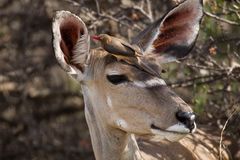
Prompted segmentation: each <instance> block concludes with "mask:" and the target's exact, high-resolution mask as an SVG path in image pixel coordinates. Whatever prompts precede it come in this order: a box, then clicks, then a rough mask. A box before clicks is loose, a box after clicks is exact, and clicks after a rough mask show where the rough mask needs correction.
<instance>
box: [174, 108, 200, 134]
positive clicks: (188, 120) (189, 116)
mask: <svg viewBox="0 0 240 160" xmlns="http://www.w3.org/2000/svg"><path fill="white" fill-rule="evenodd" d="M176 118H177V120H179V121H180V122H182V123H183V124H185V125H186V127H187V128H189V129H190V132H192V130H193V129H194V128H195V118H196V116H195V114H194V113H192V112H183V111H178V112H177V113H176Z"/></svg>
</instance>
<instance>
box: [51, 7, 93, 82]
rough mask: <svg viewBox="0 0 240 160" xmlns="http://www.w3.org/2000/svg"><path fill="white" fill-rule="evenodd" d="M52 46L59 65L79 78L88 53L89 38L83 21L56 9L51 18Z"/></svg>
mask: <svg viewBox="0 0 240 160" xmlns="http://www.w3.org/2000/svg"><path fill="white" fill-rule="evenodd" d="M52 31H53V47H54V52H55V56H56V58H57V60H58V62H59V64H60V66H61V67H62V68H63V69H64V70H65V71H66V72H68V73H69V74H70V75H71V76H73V77H74V78H76V79H78V80H81V77H82V74H83V72H84V69H85V63H86V59H87V56H88V54H89V48H90V38H89V34H88V30H87V27H86V25H85V23H84V22H83V21H82V20H81V19H80V18H79V17H78V16H76V15H74V14H72V13H70V12H68V11H58V12H57V13H56V16H55V18H54V20H53V25H52Z"/></svg>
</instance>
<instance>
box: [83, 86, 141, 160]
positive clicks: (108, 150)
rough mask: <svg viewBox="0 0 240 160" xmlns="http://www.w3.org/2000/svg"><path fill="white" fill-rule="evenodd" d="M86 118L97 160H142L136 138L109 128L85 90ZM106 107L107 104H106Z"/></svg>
mask: <svg viewBox="0 0 240 160" xmlns="http://www.w3.org/2000/svg"><path fill="white" fill-rule="evenodd" d="M83 95H84V101H85V116H86V120H87V124H88V128H89V131H90V136H91V141H92V146H93V151H94V155H95V158H96V160H142V159H141V156H140V150H139V149H138V146H137V142H136V139H135V136H134V135H133V134H128V133H126V132H124V131H121V130H119V129H116V128H113V127H110V126H108V125H107V124H106V123H105V122H104V118H103V117H101V115H100V114H98V113H99V112H98V111H97V110H95V109H96V108H97V107H99V104H98V106H94V104H92V103H91V102H92V101H91V99H90V97H89V96H88V93H87V92H86V90H84V88H83ZM105 105H106V104H105Z"/></svg>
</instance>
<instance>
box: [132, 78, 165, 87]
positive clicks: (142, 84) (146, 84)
mask: <svg viewBox="0 0 240 160" xmlns="http://www.w3.org/2000/svg"><path fill="white" fill-rule="evenodd" d="M133 84H134V85H135V86H138V87H141V88H146V87H154V86H165V85H166V82H165V81H164V80H163V79H160V78H157V77H155V78H152V79H149V80H146V81H134V82H133Z"/></svg>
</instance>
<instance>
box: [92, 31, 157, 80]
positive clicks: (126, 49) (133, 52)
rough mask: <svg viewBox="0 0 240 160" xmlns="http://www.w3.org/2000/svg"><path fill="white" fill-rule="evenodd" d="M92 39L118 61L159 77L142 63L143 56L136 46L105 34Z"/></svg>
mask: <svg viewBox="0 0 240 160" xmlns="http://www.w3.org/2000/svg"><path fill="white" fill-rule="evenodd" d="M92 39H94V40H98V41H100V42H101V45H102V47H103V49H104V50H106V51H107V52H108V53H110V54H112V55H113V56H115V57H116V58H117V59H118V60H123V61H124V62H126V63H128V64H130V65H133V66H135V67H137V68H138V69H141V70H143V71H145V72H147V73H149V74H151V75H152V76H156V77H160V74H159V73H158V72H157V71H155V70H153V69H152V68H151V67H150V66H148V65H147V64H145V63H144V62H143V61H142V56H143V54H142V52H141V50H140V48H139V47H138V46H137V45H131V44H129V43H128V42H126V41H124V40H122V39H119V38H116V37H113V36H110V35H107V34H100V35H98V36H92Z"/></svg>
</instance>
